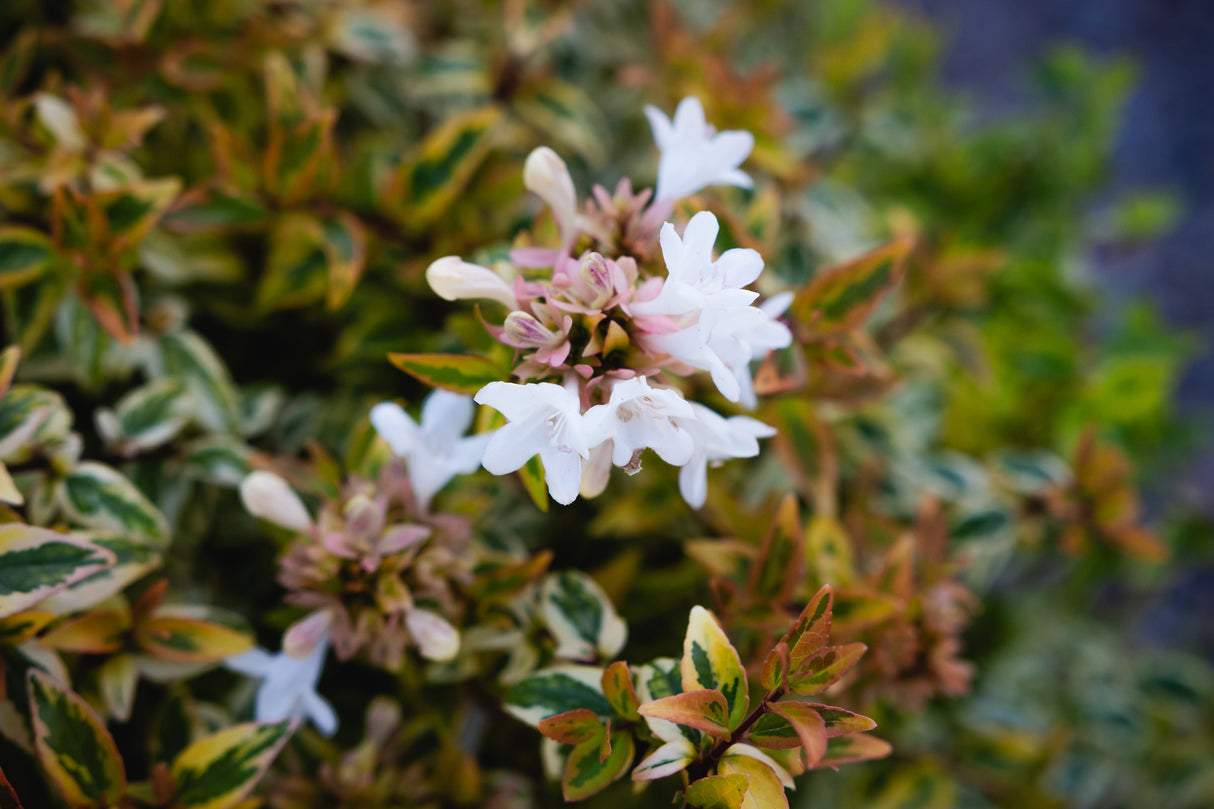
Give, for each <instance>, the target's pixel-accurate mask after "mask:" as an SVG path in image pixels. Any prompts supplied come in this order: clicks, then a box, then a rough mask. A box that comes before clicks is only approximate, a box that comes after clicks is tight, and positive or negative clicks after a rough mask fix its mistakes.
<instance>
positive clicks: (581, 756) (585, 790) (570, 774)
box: [561, 730, 636, 801]
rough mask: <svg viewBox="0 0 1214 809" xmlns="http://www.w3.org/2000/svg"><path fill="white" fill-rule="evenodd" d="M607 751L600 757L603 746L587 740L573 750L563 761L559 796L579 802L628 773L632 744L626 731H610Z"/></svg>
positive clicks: (633, 749)
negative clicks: (563, 771) (560, 794)
mask: <svg viewBox="0 0 1214 809" xmlns="http://www.w3.org/2000/svg"><path fill="white" fill-rule="evenodd" d="M608 742H609V745H610V747H609V751H608V752H607V753H606V755H604V751H603V744H602V742H600V741H599V740H597V739H588V740H587V741H584V742H582V743H581V744H579V745H577V746H576V747H574V748H573V750H572V751H571V752H570V753H569V758H568V759H566V761H565V773H564V776H563V777H562V778H561V793H562V794H563V795H564V796H565V800H567V801H580V800H583V799H585V798H589V797H590V796H591V795H593V794H595V793H596V792H600V791H602V790H603V789H605V788H606V787H608V786H609V785H611V784H612V783H614V782H615V781H617V780H619V779H620V778H622V777H623V776H624V773H626V772H628V768H629V767H631V766H632V759H633V756H634V755H635V754H636V743H635V742H634V741H633V738H632V732H631V731H628V730H616V731H612V733H611V736H610V737H609V739H608Z"/></svg>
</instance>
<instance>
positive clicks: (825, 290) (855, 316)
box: [790, 238, 914, 336]
mask: <svg viewBox="0 0 1214 809" xmlns="http://www.w3.org/2000/svg"><path fill="white" fill-rule="evenodd" d="M913 246H914V245H913V242H911V240H910V239H905V238H903V239H897V240H895V241H893V242H890V243H889V244H887V245H884V246H883V247H879V248H877V249H876V250H871V251H869V252H867V253H865V254H864V255H862V256H860V257H859V258H856V259H853V260H852V261H849V262H847V263H846V264H842V265H840V266H838V267H834V268H832V269H829V270H827V271H825V272H823V273H821V274H820V275H817V276H815V278H814V279H813V280H812V281H811V282H810V283H809V285H808V286H806V287H805V288H804V289H803V290H801V291H800V292H799V293H797V296H796V298H795V299H794V300H793V303H792V306H791V307H790V311H791V312H792V313H793V315H794V316H795V317H796V318H797V319H798V320H799V321H800V322H801V323H802V324H803V326H804V327H805V328H806V329H807V331H808V332H809V333H810V334H811V335H813V336H826V335H833V334H842V333H845V332H849V331H852V330H853V329H858V328H860V327H861V326H862V325H864V321H866V320H867V319H868V317H869V315H871V314H872V311H873V309H875V308H876V307H877V304H878V303H880V301H881V298H882V297H883V296H884V295H885V293H886V292H887V291H888V290H889V289H890V288H891V287H892V286H893V285H894V284H896V283H897V282H898V280H899V279H900V278H901V276H902V269H903V266H904V264H905V261H906V257H907V255H908V254H909V253H910V250H911V247H913Z"/></svg>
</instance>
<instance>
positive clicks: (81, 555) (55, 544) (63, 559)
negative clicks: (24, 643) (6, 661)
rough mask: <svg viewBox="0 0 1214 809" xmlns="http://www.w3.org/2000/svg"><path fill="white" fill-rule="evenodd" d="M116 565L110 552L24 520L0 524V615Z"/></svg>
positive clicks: (19, 609) (33, 602) (17, 609)
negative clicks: (24, 522)
mask: <svg viewBox="0 0 1214 809" xmlns="http://www.w3.org/2000/svg"><path fill="white" fill-rule="evenodd" d="M113 564H114V554H112V553H111V552H110V551H108V550H105V549H103V548H100V547H98V546H96V545H93V544H91V543H89V542H84V541H82V540H79V539H75V538H73V537H70V536H67V535H65V534H57V533H55V532H54V531H47V530H45V529H42V528H35V527H33V526H29V525H25V524H23V523H8V524H5V525H0V617H3V616H6V615H12V614H14V613H17V612H21V611H22V610H25V609H28V608H29V607H32V606H33V605H35V604H37V603H38V602H40V601H42V600H43V599H45V598H47V597H48V596H52V595H54V594H55V593H57V592H59V591H60V590H62V589H63V588H65V587H67V586H68V585H70V584H72V583H73V582H77V581H80V580H81V579H83V578H85V577H86V576H89V575H90V574H92V573H95V572H97V571H99V570H102V569H104V568H106V567H109V566H111V565H113Z"/></svg>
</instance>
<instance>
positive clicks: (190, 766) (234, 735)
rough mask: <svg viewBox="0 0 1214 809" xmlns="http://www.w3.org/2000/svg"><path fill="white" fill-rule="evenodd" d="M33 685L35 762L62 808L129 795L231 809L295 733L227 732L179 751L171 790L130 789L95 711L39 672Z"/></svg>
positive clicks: (247, 727)
mask: <svg viewBox="0 0 1214 809" xmlns="http://www.w3.org/2000/svg"><path fill="white" fill-rule="evenodd" d="M28 684H29V699H30V715H31V718H32V722H33V729H34V746H35V749H36V752H37V755H38V761H39V762H40V763H41V765H42V768H43V770H44V771H45V773H46V774H47V776H48V778H49V779H50V781H51V783H52V784H54V786H55V788H56V790H58V792H59V794H60V795H62V796H63V799H64V801H65V802H67V803H68V804H69V805H71V806H73V807H78V808H85V809H93V808H94V807H96V808H97V809H101V808H102V807H108V806H114V805H117V803H118V801H119V800H120V799H122V798H123V797H124V796H127V795H128V794H129V795H131V796H134V797H136V798H137V799H138V800H139V802H140V803H145V802H146V801H145V800H143V797H146V796H149V795H150V796H151V797H153V801H152V802H151V803H152V804H153V805H157V806H169V805H171V806H173V807H175V809H228V808H229V807H233V806H236V805H237V804H239V803H240V802H241V801H243V800H244V798H245V797H246V796H247V795H248V794H249V792H251V791H252V789H253V787H254V786H255V785H256V784H257V782H258V781H259V780H260V779H261V777H262V775H264V773H265V771H266V769H267V768H268V767H269V766H270V763H271V762H272V761H273V760H274V757H275V756H276V755H277V754H278V751H279V750H280V749H281V748H282V746H283V744H285V743H286V741H287V738H288V737H289V736H290V734H291V732H292V730H293V729H294V728H293V724H292V723H290V722H278V723H276V724H259V723H247V724H243V725H236V726H235V727H231V728H227V729H226V730H222V731H220V732H218V733H216V734H214V735H211V736H208V737H206V738H203V739H200V740H198V741H196V742H194V743H193V744H191V745H189V746H188V747H186V748H185V749H184V750H182V751H181V753H179V754H178V755H177V756H176V757H175V758H174V759H173V761H172V763H171V764H169V765H168V773H169V775H170V776H171V782H170V783H168V784H165V783H163V782H162V783H160V784H158V785H157V787H156V788H155V789H153V788H151V787H148V786H146V785H136V784H131V785H129V786H128V784H127V780H126V769H125V767H124V765H123V761H122V758H121V757H120V756H119V754H118V749H117V747H116V746H115V745H114V739H113V737H111V736H110V733H109V731H108V730H107V729H106V727H105V724H104V723H103V722H102V721H101V718H100V717H99V716H98V715H97V713H96V711H94V710H93V709H92V708H91V707H90V706H89V704H88V703H87V702H85V701H84V700H83V699H81V698H80V697H79V696H78V695H77V694H75V693H74V692H72V691H70V690H68V689H66V688H63V687H62V686H60V685H59V684H58V683H56V682H55V681H54V680H52V679H51V678H50V677H49V676H47V675H45V674H43V673H41V672H39V671H31V672H30V673H29V679H28ZM155 792H167V794H154V793H155ZM3 801H4V784H3V783H2V782H0V805H3Z"/></svg>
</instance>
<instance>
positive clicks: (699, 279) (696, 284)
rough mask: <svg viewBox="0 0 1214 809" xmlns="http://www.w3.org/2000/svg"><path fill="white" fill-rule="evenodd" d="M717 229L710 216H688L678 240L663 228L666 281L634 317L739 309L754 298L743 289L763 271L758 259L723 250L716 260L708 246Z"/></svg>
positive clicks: (747, 251) (705, 213) (739, 250)
mask: <svg viewBox="0 0 1214 809" xmlns="http://www.w3.org/2000/svg"><path fill="white" fill-rule="evenodd" d="M719 231H720V225H719V224H718V223H717V218H716V217H715V216H713V215H712V213H710V212H709V211H700V212H699V213H697V214H696V215H695V216H693V217H691V221H690V222H688V223H687V228H686V229H685V230H684V231H683V238H682V239H680V238H679V234H678V233H676V232H675V229H674V225H672V224H671V223H670V222H667V223H666V224H664V225H662V232H661V235H660V237H659V238H660V242H661V245H662V257H663V258H664V259H665V261H666V273H667V277H666V281H665V283H664V284H663V285H662V291H661V292H659V293H658V296H657V297H656V298H654V299H653V300H651V301H643V302H638V303H634V304H632V306H631V308H632V311H633V313H635V314H637V315H642V316H644V315H681V314H686V313H688V312H693V311H695V310H697V309H740V308H742V307H745V306H749V305H750V304H751V303H753V302H754V300H755V298H758V297H759V293H757V292H751V291H749V290H746V289H743V287H745V286H747V285H748V284H751V283H753V282H754V280H755V279H756V278H758V277H759V273H761V272H763V258H762V256H760V255H759V254H758V253H757V252H755V251H754V250H751V249H749V248H742V247H735V248H733V249H731V250H726V251H725V252H724V253H722V254H721V257H720V258H718V259H717V260H716V261H713V260H712V247H713V244H714V243H715V242H716V240H717V233H718V232H719Z"/></svg>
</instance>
